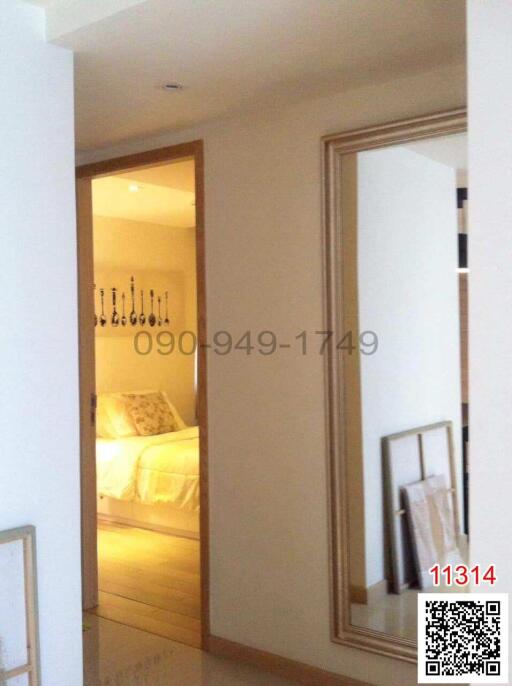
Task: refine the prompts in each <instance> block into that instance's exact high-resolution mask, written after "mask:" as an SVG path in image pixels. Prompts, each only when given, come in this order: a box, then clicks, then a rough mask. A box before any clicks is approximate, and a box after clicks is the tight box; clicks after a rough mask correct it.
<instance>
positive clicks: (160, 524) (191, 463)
mask: <svg viewBox="0 0 512 686" xmlns="http://www.w3.org/2000/svg"><path fill="white" fill-rule="evenodd" d="M155 393H156V392H155V391H147V392H144V393H142V392H139V393H138V394H137V395H138V396H142V395H152V396H154V395H155ZM158 393H160V392H158ZM161 395H162V397H163V398H164V400H165V402H166V404H167V405H168V406H169V408H170V410H171V412H172V415H173V417H174V418H175V420H176V421H175V425H174V426H173V429H174V430H173V431H165V432H164V433H157V434H150V435H138V434H137V427H136V426H134V423H133V421H131V419H132V418H131V417H130V416H129V414H128V413H127V410H126V406H125V398H126V397H128V396H127V394H101V395H100V396H99V398H98V423H97V433H98V434H99V436H98V437H97V439H96V476H97V491H98V516H99V518H102V519H110V520H114V521H119V522H121V523H126V524H132V525H139V526H145V527H148V528H152V529H157V530H163V531H168V532H169V533H175V534H179V535H186V536H191V537H194V538H195V537H197V535H198V532H199V430H198V427H187V426H185V424H184V423H183V421H182V420H181V418H180V417H179V415H178V413H177V411H176V409H175V408H174V407H173V406H172V404H171V403H170V402H169V401H168V399H167V397H166V396H165V394H161ZM106 427H107V428H106ZM106 436H108V437H106Z"/></svg>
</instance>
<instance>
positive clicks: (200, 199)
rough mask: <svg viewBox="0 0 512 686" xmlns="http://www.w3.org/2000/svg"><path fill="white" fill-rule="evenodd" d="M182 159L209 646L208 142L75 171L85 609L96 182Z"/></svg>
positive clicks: (94, 565) (88, 603) (90, 528)
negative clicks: (189, 180)
mask: <svg viewBox="0 0 512 686" xmlns="http://www.w3.org/2000/svg"><path fill="white" fill-rule="evenodd" d="M183 158H193V159H194V162H195V192H196V266H197V270H196V273H197V277H196V279H197V340H198V353H197V354H198V391H197V394H198V395H197V415H198V423H199V435H200V441H199V444H200V456H199V481H200V520H199V521H200V551H201V552H200V557H201V647H202V648H203V649H207V646H208V638H209V636H210V597H209V589H210V583H209V517H208V400H207V387H206V386H207V369H206V365H207V360H206V352H207V348H206V342H207V338H206V336H207V318H206V265H205V225H204V155H203V141H202V140H195V141H191V142H189V143H181V144H179V145H173V146H170V147H166V148H158V149H156V150H148V151H146V152H141V153H136V154H133V155H126V156H124V157H116V158H114V159H109V160H104V161H101V162H95V163H92V164H86V165H83V166H80V167H77V169H76V182H77V186H76V188H77V253H78V307H79V321H78V329H79V354H80V361H79V369H80V451H81V458H80V480H81V518H82V603H83V607H84V608H90V607H94V606H96V605H97V604H98V560H97V519H96V518H97V502H96V455H95V450H91V445H92V446H94V441H95V439H96V435H95V434H96V432H95V427H94V424H93V422H92V421H91V413H93V412H94V407H92V406H91V403H92V400H93V398H94V393H95V359H94V324H93V321H94V293H93V283H94V259H93V228H92V180H93V179H94V178H96V177H99V176H105V175H108V174H115V173H119V172H126V171H129V170H130V169H134V168H139V167H144V166H148V167H149V166H158V165H161V164H165V163H166V162H173V161H177V160H179V159H183Z"/></svg>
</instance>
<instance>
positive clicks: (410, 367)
mask: <svg viewBox="0 0 512 686" xmlns="http://www.w3.org/2000/svg"><path fill="white" fill-rule="evenodd" d="M341 178H342V225H343V246H342V253H343V256H342V261H343V269H342V273H343V277H342V278H343V293H344V322H343V325H344V331H358V332H372V334H373V335H374V336H376V340H377V342H378V345H377V348H376V350H372V351H371V354H370V351H369V350H366V349H365V347H364V346H361V347H360V349H359V354H357V353H356V354H349V352H350V351H345V354H344V362H343V364H344V372H343V373H344V376H345V384H344V387H345V389H346V390H345V432H346V436H345V438H346V446H347V448H346V453H347V478H348V484H349V488H348V513H349V517H348V519H349V521H348V538H349V541H348V548H349V550H348V562H349V577H350V578H349V597H350V623H351V624H352V625H354V626H357V627H363V628H366V629H371V630H374V631H378V632H383V633H385V634H389V635H391V636H396V637H400V638H404V639H409V640H413V641H415V640H416V621H417V616H416V606H417V593H418V591H419V590H421V591H426V592H434V591H436V590H439V591H443V592H446V591H447V590H450V591H454V590H455V588H454V587H453V586H450V587H449V588H447V587H446V585H444V584H441V586H439V587H434V586H433V575H432V574H431V573H430V572H429V570H430V569H431V568H432V567H433V565H435V564H436V563H438V564H439V565H440V566H441V568H442V567H444V566H445V565H447V564H453V565H457V564H460V563H463V562H467V555H468V552H467V551H468V536H469V530H468V510H469V503H468V475H469V468H468V441H469V425H468V358H467V350H468V279H469V276H470V275H469V270H468V264H467V248H466V239H467V232H468V226H467V221H466V205H467V197H468V184H467V141H466V134H455V135H450V136H441V137H437V138H430V139H425V140H420V141H414V142H410V143H406V144H401V145H396V146H389V147H384V148H379V149H374V150H367V151H363V152H358V153H351V154H347V155H344V156H343V160H342V176H341ZM462 590H464V589H462ZM465 590H466V591H467V588H466V589H465Z"/></svg>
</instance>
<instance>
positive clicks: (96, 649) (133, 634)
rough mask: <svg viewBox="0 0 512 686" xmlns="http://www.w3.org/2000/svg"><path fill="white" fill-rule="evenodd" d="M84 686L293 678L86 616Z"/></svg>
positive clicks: (263, 682) (222, 684) (220, 685)
mask: <svg viewBox="0 0 512 686" xmlns="http://www.w3.org/2000/svg"><path fill="white" fill-rule="evenodd" d="M84 623H85V625H86V626H88V627H89V628H88V630H87V631H85V633H84V663H85V686H287V685H288V686H290V685H291V684H292V682H290V681H287V680H285V679H280V678H278V677H274V676H272V675H270V674H267V673H265V672H260V671H258V670H257V669H254V668H252V667H248V666H246V665H240V664H237V663H235V662H231V661H229V660H223V659H220V658H216V657H213V656H212V655H208V654H207V653H204V652H201V651H200V650H197V649H195V648H190V647H189V646H186V645H183V644H181V643H175V642H174V641H170V640H168V639H166V638H161V637H160V636H155V635H153V634H148V633H146V632H144V631H140V630H138V629H133V628H131V627H127V626H124V625H123V624H118V623H117V622H112V621H110V620H106V619H101V618H100V617H97V616H95V615H91V614H86V615H85V616H84Z"/></svg>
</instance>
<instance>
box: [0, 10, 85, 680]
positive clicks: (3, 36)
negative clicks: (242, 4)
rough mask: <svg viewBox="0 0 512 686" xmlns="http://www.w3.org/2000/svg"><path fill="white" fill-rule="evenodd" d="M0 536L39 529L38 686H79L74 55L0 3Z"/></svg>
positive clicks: (36, 14) (37, 13) (37, 18)
mask: <svg viewBox="0 0 512 686" xmlns="http://www.w3.org/2000/svg"><path fill="white" fill-rule="evenodd" d="M0 45H1V46H2V49H1V59H0V83H1V91H0V101H1V104H0V149H1V151H2V152H1V155H0V178H1V183H0V208H1V210H0V254H1V256H2V265H1V269H0V293H1V297H0V320H1V322H2V332H1V334H0V360H1V373H0V375H1V381H0V407H1V412H0V435H1V437H2V451H1V457H0V529H7V528H10V527H16V526H21V525H24V524H34V525H35V526H36V529H37V545H38V554H37V564H38V574H39V619H40V629H41V663H42V683H44V684H51V686H70V685H71V684H73V686H79V685H80V684H81V683H82V666H81V641H82V628H81V609H80V605H81V603H80V599H81V591H80V521H79V507H80V494H79V480H78V468H79V458H78V455H79V451H78V347H77V305H76V246H75V206H74V173H73V162H74V159H73V155H74V153H73V140H74V133H73V81H72V79H73V76H72V74H73V65H72V55H71V54H70V53H68V52H67V51H65V50H62V49H60V48H57V47H54V46H50V45H47V44H45V42H44V17H43V12H42V10H40V9H35V8H33V7H30V6H29V5H26V4H24V3H21V2H16V1H13V0H0Z"/></svg>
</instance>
